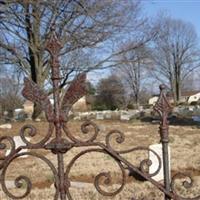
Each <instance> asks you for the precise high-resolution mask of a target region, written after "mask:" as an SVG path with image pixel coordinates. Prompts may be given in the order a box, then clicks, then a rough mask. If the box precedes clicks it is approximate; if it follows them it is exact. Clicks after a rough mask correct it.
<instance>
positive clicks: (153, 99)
mask: <svg viewBox="0 0 200 200" xmlns="http://www.w3.org/2000/svg"><path fill="white" fill-rule="evenodd" d="M157 101H158V96H154V97H151V98H150V99H149V105H153V106H154V105H155V104H156V102H157Z"/></svg>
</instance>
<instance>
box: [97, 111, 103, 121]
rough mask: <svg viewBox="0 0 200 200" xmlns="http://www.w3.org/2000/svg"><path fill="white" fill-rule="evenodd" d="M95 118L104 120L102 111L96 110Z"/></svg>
mask: <svg viewBox="0 0 200 200" xmlns="http://www.w3.org/2000/svg"><path fill="white" fill-rule="evenodd" d="M96 119H97V120H104V114H103V113H102V112H97V115H96Z"/></svg>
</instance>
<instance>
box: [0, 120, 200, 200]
mask: <svg viewBox="0 0 200 200" xmlns="http://www.w3.org/2000/svg"><path fill="white" fill-rule="evenodd" d="M96 123H97V124H98V125H99V127H100V134H99V136H98V138H97V140H98V141H101V142H104V141H105V136H106V134H107V133H108V132H109V131H110V130H112V129H119V130H121V131H123V132H124V134H125V136H126V140H125V142H124V143H123V144H122V145H119V144H118V145H116V143H113V145H114V146H115V147H116V148H117V149H120V150H122V149H128V148H131V147H136V146H147V147H148V146H149V145H150V144H153V143H158V142H159V135H158V125H151V124H144V123H141V122H137V121H136V122H132V123H124V122H119V121H98V122H96ZM32 124H34V125H35V126H37V127H38V133H39V136H40V137H41V136H44V135H45V133H46V130H47V127H48V124H47V123H46V122H40V123H32ZM23 125H24V123H14V124H13V128H12V130H5V131H2V130H0V135H1V136H2V135H11V136H14V135H18V133H19V130H20V128H21V127H22V126H23ZM80 125H81V122H75V121H73V122H70V123H69V127H70V129H71V130H73V131H72V132H73V134H74V135H76V136H77V137H82V138H84V137H88V136H87V135H86V136H85V135H84V137H83V136H82V135H81V134H79V133H80ZM199 132H200V130H199V129H197V128H196V127H192V126H185V127H182V126H171V127H170V146H171V152H172V154H171V167H172V174H175V173H176V172H178V171H182V172H191V174H192V175H193V177H194V179H195V181H196V182H197V186H195V187H194V189H192V190H190V191H186V190H184V189H183V188H182V187H179V192H180V193H181V194H185V195H186V196H187V197H188V195H189V196H195V195H197V194H198V191H200V183H199V184H198V182H200V179H199V176H200V156H199V152H200V145H199V141H200V134H199ZM38 140H39V137H38V138H34V141H38ZM113 141H114V140H113ZM83 149H85V148H76V149H72V150H71V151H69V152H68V153H67V154H66V155H65V163H66V165H67V163H69V162H70V160H71V159H72V158H73V157H74V155H76V154H77V153H78V152H80V151H82V150H83ZM37 152H38V153H40V154H43V155H45V156H46V157H47V158H49V159H50V160H51V162H53V163H54V164H55V165H56V164H57V163H56V156H55V155H52V154H51V153H49V152H48V151H44V150H43V151H41V150H37ZM147 156H148V154H147V153H145V152H135V153H132V154H127V155H124V157H125V158H126V159H127V160H129V161H130V162H131V163H133V164H135V165H138V164H139V162H140V161H141V160H143V159H144V158H147ZM106 171H110V172H111V176H112V178H113V179H112V183H111V184H110V185H109V186H107V188H105V187H103V186H102V187H103V188H104V189H109V190H111V191H113V189H114V188H118V187H119V183H120V181H121V173H120V170H119V167H118V166H117V164H116V162H115V161H114V160H113V159H112V158H111V157H110V156H109V155H104V154H101V153H90V154H87V155H84V156H83V157H81V158H80V159H79V160H78V161H77V162H76V163H75V165H74V167H73V168H72V170H71V172H70V180H71V181H79V182H87V183H93V181H94V177H95V176H96V175H97V174H99V173H100V172H106ZM18 175H27V176H28V177H29V178H30V179H31V180H32V183H33V189H32V192H31V194H30V195H29V196H28V197H26V198H25V199H27V200H29V199H31V200H36V199H37V200H38V199H41V200H48V199H53V195H54V192H55V190H54V188H53V187H51V184H52V183H53V175H52V173H51V171H50V170H49V168H48V167H47V166H46V164H45V163H43V162H41V161H40V160H39V159H36V158H33V157H28V158H23V159H22V158H20V159H17V160H15V162H13V163H12V164H11V165H10V167H9V168H8V172H7V177H6V178H7V180H13V179H14V178H16V177H17V176H18ZM198 185H199V186H198ZM20 190H21V189H20ZM11 191H12V192H13V193H14V192H18V190H17V189H12V190H11ZM70 192H71V194H72V197H73V199H75V200H82V199H84V200H87V199H88V200H89V199H90V200H104V199H105V200H107V199H116V200H122V199H123V200H128V199H131V198H132V197H133V196H134V197H135V198H136V199H139V200H142V198H144V197H146V198H147V199H148V200H161V199H162V193H161V192H159V191H158V190H157V189H156V188H155V187H154V186H153V185H152V184H151V183H149V182H140V181H137V180H135V179H134V178H130V177H129V178H128V179H127V184H126V186H125V188H124V190H123V191H122V192H121V193H120V194H119V195H117V196H115V197H104V196H102V195H100V194H99V193H98V192H97V191H96V190H95V188H94V187H93V185H92V184H87V185H86V187H84V188H76V187H71V188H70ZM199 194H200V192H199ZM0 199H1V200H6V199H9V198H7V197H6V196H5V195H4V194H3V192H2V191H0Z"/></svg>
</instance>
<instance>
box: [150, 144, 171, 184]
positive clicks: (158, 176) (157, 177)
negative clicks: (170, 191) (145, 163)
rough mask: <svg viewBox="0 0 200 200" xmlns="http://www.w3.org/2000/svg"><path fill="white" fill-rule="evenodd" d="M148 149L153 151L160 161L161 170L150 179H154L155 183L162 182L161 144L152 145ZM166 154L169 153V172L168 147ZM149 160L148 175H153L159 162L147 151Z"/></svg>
mask: <svg viewBox="0 0 200 200" xmlns="http://www.w3.org/2000/svg"><path fill="white" fill-rule="evenodd" d="M149 148H150V149H151V150H153V151H155V152H156V153H157V154H158V156H159V157H160V159H161V169H160V171H159V172H158V173H157V174H156V175H155V176H153V177H152V179H154V180H155V181H162V180H163V179H164V172H163V155H162V144H153V145H150V146H149ZM168 152H169V154H168V155H169V157H168V159H169V171H171V166H170V147H168ZM149 159H150V160H151V161H152V165H151V166H150V167H149V173H150V174H153V173H154V172H155V171H156V170H157V169H158V166H159V161H158V158H157V157H156V155H155V154H154V153H153V152H151V151H149Z"/></svg>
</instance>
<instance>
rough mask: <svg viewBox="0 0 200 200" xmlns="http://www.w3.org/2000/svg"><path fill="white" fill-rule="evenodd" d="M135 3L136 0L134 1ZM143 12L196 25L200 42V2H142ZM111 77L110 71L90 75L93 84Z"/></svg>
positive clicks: (184, 0)
mask: <svg viewBox="0 0 200 200" xmlns="http://www.w3.org/2000/svg"><path fill="white" fill-rule="evenodd" d="M133 1H134V0H133ZM142 2H143V6H144V10H143V12H144V13H145V15H147V16H148V17H156V15H158V14H159V13H164V14H166V15H168V16H171V17H172V18H177V19H182V20H184V21H187V22H190V23H192V24H193V25H194V27H195V29H196V32H197V34H198V38H199V41H200V0H142ZM108 75H109V70H103V71H101V73H99V71H97V72H92V73H89V75H88V78H89V80H90V81H92V82H93V83H97V82H98V80H99V79H101V78H104V77H106V76H108Z"/></svg>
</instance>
